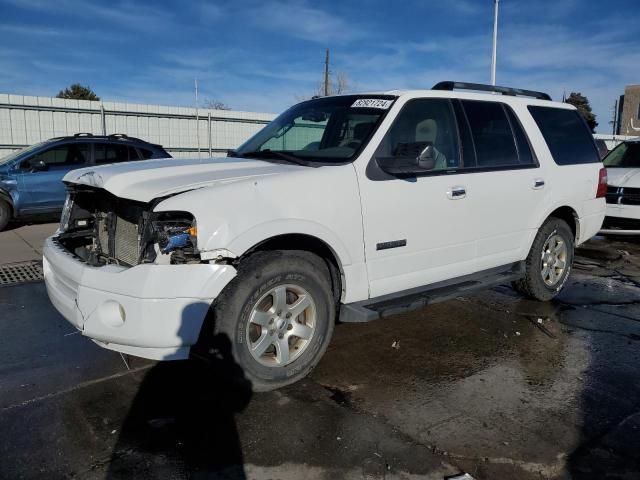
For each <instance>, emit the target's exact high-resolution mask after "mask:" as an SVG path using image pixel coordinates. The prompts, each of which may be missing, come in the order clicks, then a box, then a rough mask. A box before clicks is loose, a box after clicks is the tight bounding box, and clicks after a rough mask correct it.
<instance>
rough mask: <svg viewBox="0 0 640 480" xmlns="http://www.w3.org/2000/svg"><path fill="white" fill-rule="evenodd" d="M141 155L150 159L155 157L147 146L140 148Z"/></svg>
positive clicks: (144, 158)
mask: <svg viewBox="0 0 640 480" xmlns="http://www.w3.org/2000/svg"><path fill="white" fill-rule="evenodd" d="M138 151H139V152H140V155H142V159H143V160H148V159H150V158H151V157H153V152H152V151H151V150H149V149H147V148H138Z"/></svg>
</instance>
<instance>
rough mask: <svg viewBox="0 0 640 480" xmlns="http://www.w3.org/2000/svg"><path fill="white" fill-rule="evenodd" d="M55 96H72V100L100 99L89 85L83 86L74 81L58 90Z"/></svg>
mask: <svg viewBox="0 0 640 480" xmlns="http://www.w3.org/2000/svg"><path fill="white" fill-rule="evenodd" d="M56 97H57V98H72V99H74V100H100V97H99V96H97V95H96V93H95V92H94V91H93V90H91V87H89V86H88V85H87V86H86V87H85V86H83V85H80V84H79V83H74V84H73V85H71V86H70V87H68V88H65V89H64V90H60V91H59V92H58V95H56Z"/></svg>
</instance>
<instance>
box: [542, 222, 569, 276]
mask: <svg viewBox="0 0 640 480" xmlns="http://www.w3.org/2000/svg"><path fill="white" fill-rule="evenodd" d="M567 253H568V252H567V244H566V242H565V240H564V239H563V238H562V236H561V235H558V234H557V233H555V234H553V235H551V236H550V237H549V238H547V241H546V242H545V243H544V246H543V247H542V253H541V266H540V273H541V275H542V280H543V281H544V283H545V285H547V286H548V287H551V288H553V287H554V286H556V285H557V284H558V282H559V281H560V280H561V279H562V278H563V277H564V272H565V270H566V269H567Z"/></svg>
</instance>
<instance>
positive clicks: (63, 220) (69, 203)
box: [58, 194, 73, 233]
mask: <svg viewBox="0 0 640 480" xmlns="http://www.w3.org/2000/svg"><path fill="white" fill-rule="evenodd" d="M72 209H73V199H72V198H71V195H69V194H67V198H66V199H65V201H64V207H62V215H60V226H59V227H58V231H59V232H60V233H62V232H66V231H67V230H68V229H69V220H70V219H71V210H72Z"/></svg>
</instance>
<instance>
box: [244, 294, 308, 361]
mask: <svg viewBox="0 0 640 480" xmlns="http://www.w3.org/2000/svg"><path fill="white" fill-rule="evenodd" d="M316 319H317V313H316V305H315V301H314V300H313V297H312V296H311V295H310V294H309V292H307V291H306V290H305V289H304V288H302V287H301V286H299V285H294V284H286V285H277V286H275V287H273V288H272V289H271V290H269V291H268V292H267V293H265V294H264V295H263V296H262V297H260V299H259V300H258V301H257V302H256V303H255V304H254V306H253V308H252V309H251V314H250V315H249V320H248V322H247V328H246V339H247V345H248V347H249V353H251V356H252V357H253V358H254V359H255V360H256V361H257V362H258V363H260V364H262V365H264V366H267V367H283V366H285V365H288V364H290V363H292V362H293V361H295V360H296V359H297V358H299V357H300V355H302V353H304V351H305V350H306V349H307V348H308V347H309V345H310V342H311V339H312V338H313V336H314V334H315V330H316V324H317V322H316Z"/></svg>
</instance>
